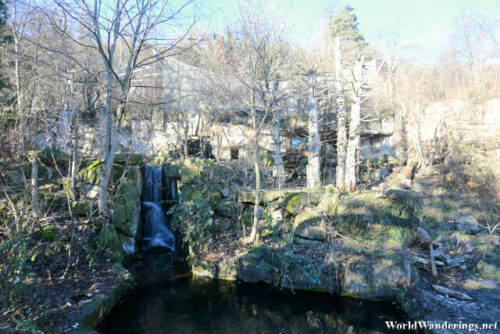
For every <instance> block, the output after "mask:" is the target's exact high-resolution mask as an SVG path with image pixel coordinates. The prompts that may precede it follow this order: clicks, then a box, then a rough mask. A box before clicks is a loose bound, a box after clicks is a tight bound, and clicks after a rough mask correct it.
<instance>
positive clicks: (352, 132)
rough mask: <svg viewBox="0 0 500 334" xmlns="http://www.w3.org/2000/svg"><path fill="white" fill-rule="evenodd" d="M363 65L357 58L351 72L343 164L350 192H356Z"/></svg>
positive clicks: (358, 57) (362, 60) (360, 58)
mask: <svg viewBox="0 0 500 334" xmlns="http://www.w3.org/2000/svg"><path fill="white" fill-rule="evenodd" d="M363 63H364V59H363V57H362V56H359V55H358V56H357V59H356V64H355V66H354V70H353V71H352V91H353V97H352V106H351V118H350V120H349V142H348V144H347V154H346V164H345V186H346V187H347V189H349V190H350V191H354V190H356V184H357V175H356V166H357V163H358V155H359V140H360V134H361V101H362V97H363V95H362V94H363V93H362V87H363Z"/></svg>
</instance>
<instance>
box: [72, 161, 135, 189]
mask: <svg viewBox="0 0 500 334" xmlns="http://www.w3.org/2000/svg"><path fill="white" fill-rule="evenodd" d="M103 166H104V161H102V160H95V161H92V162H89V164H88V165H87V166H86V167H85V168H83V169H81V170H80V171H79V172H78V177H77V178H78V180H79V181H80V182H81V183H85V184H91V185H97V184H99V181H100V179H101V172H102V168H103ZM130 169H131V170H133V169H134V168H130ZM124 171H125V167H124V166H122V165H120V164H113V166H112V167H111V181H114V182H115V181H118V180H119V179H120V177H121V176H122V175H123V173H124Z"/></svg>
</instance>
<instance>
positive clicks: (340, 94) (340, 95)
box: [335, 37, 347, 189]
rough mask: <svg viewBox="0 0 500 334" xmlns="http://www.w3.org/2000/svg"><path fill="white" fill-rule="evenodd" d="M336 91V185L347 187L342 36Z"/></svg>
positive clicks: (337, 45)
mask: <svg viewBox="0 0 500 334" xmlns="http://www.w3.org/2000/svg"><path fill="white" fill-rule="evenodd" d="M335 93H336V105H337V169H336V170H335V178H336V186H337V188H338V189H344V188H345V163H346V154H347V130H346V119H347V115H346V110H345V96H344V82H343V72H342V44H341V39H340V37H335Z"/></svg>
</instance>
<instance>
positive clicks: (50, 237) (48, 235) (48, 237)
mask: <svg viewBox="0 0 500 334" xmlns="http://www.w3.org/2000/svg"><path fill="white" fill-rule="evenodd" d="M57 234H58V232H57V227H55V226H52V225H51V226H45V227H42V231H41V234H40V239H41V240H42V241H48V242H52V241H54V240H56V238H57Z"/></svg>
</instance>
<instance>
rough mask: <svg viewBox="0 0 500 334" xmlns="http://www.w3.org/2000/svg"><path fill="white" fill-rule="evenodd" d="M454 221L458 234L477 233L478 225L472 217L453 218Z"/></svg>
mask: <svg viewBox="0 0 500 334" xmlns="http://www.w3.org/2000/svg"><path fill="white" fill-rule="evenodd" d="M455 221H456V222H457V229H458V230H459V231H460V232H463V233H469V234H474V233H477V232H479V223H478V221H477V219H476V218H474V217H473V216H459V217H456V218H455Z"/></svg>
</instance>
